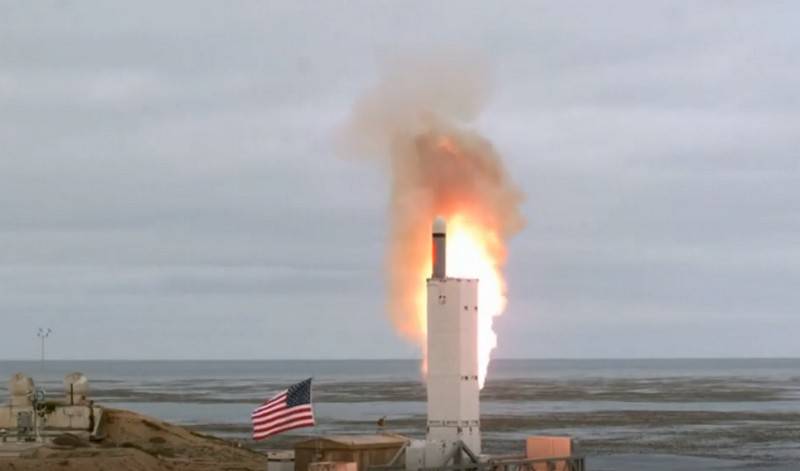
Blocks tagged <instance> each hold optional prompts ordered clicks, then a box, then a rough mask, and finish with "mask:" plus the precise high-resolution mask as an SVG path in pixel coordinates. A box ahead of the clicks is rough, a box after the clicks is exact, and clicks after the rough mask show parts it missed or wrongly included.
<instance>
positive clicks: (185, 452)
mask: <svg viewBox="0 0 800 471" xmlns="http://www.w3.org/2000/svg"><path fill="white" fill-rule="evenodd" d="M102 429H103V432H104V436H103V439H102V440H100V441H99V442H97V443H88V442H86V441H83V440H81V439H80V438H78V437H75V436H72V435H69V434H64V435H61V436H59V437H57V438H56V441H57V442H56V443H54V445H53V446H44V447H41V448H38V449H36V450H35V451H33V452H32V453H29V454H27V455H24V456H21V457H15V458H2V457H0V471H6V470H9V471H10V470H14V471H33V470H49V469H53V470H61V471H79V470H80V471H84V470H86V471H100V470H106V471H108V470H123V471H180V470H193V471H194V470H197V471H212V470H214V471H216V470H226V469H228V470H234V469H235V470H241V471H247V470H259V471H263V470H264V469H266V466H267V457H266V456H265V455H262V454H260V453H257V452H254V451H252V450H249V449H247V448H242V447H240V446H238V445H237V444H235V443H232V442H228V441H225V440H222V439H219V438H216V437H212V436H209V435H202V434H199V433H196V432H192V431H190V430H187V429H185V428H183V427H179V426H177V425H173V424H170V423H167V422H163V421H161V420H158V419H155V418H152V417H147V416H143V415H140V414H136V413H134V412H129V411H124V410H116V409H106V410H105V411H104V416H103V423H102Z"/></svg>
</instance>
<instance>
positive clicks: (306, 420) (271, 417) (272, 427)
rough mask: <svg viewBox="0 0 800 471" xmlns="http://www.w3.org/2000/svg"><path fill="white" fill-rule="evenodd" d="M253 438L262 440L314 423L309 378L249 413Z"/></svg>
mask: <svg viewBox="0 0 800 471" xmlns="http://www.w3.org/2000/svg"><path fill="white" fill-rule="evenodd" d="M250 418H251V419H252V421H253V440H263V439H265V438H267V437H271V436H273V435H277V434H279V433H281V432H285V431H287V430H291V429H295V428H300V427H311V426H313V425H314V409H313V407H312V406H311V378H308V379H307V380H305V381H300V382H299V383H297V384H293V385H291V386H289V389H287V390H285V391H283V392H280V393H278V394H277V395H276V396H275V397H273V398H272V399H270V400H268V401H267V402H265V403H264V404H262V405H261V406H259V407H258V408H256V410H254V411H253V413H252V414H251V415H250Z"/></svg>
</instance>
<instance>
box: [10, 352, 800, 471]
mask: <svg viewBox="0 0 800 471" xmlns="http://www.w3.org/2000/svg"><path fill="white" fill-rule="evenodd" d="M17 371H22V372H25V373H26V374H29V375H31V376H33V377H34V378H35V380H36V382H37V385H41V386H43V387H44V388H45V389H46V390H47V393H48V395H50V396H60V395H62V394H63V386H62V385H61V380H62V378H63V376H64V375H65V374H67V373H70V372H73V371H81V372H83V373H85V374H86V375H87V376H88V377H89V381H90V386H91V390H92V396H93V397H94V398H95V400H96V401H97V402H99V403H101V404H104V405H106V406H109V407H118V408H125V409H131V410H135V411H138V412H142V413H145V414H149V415H153V416H157V417H159V418H161V419H164V420H168V421H172V422H176V423H179V424H183V425H187V426H189V427H191V428H193V429H195V430H198V431H201V432H204V433H212V434H215V435H220V436H224V437H226V438H231V439H235V440H241V441H243V442H245V443H248V444H249V445H251V446H256V447H259V448H262V449H279V448H284V447H290V445H291V443H292V442H293V441H295V440H297V439H298V438H300V437H304V436H308V435H312V434H323V433H372V432H375V431H376V430H377V425H376V421H377V419H379V418H380V417H383V416H386V430H388V431H392V432H397V433H402V434H405V435H409V436H412V437H419V438H421V437H422V436H423V435H424V429H425V387H424V383H423V380H422V377H421V374H420V365H419V362H418V361H414V360H331V361H307V360H291V361H284V360H282V361H48V362H46V363H45V364H44V365H41V364H40V363H39V362H35V361H2V360H0V377H4V378H7V377H10V376H11V375H12V374H13V373H15V372H17ZM307 377H313V378H314V403H315V414H316V417H317V422H318V425H317V426H316V427H314V428H312V429H303V430H297V431H293V432H290V433H287V434H284V435H281V436H278V437H275V438H272V439H269V440H266V441H263V442H258V443H257V444H253V443H249V438H248V435H249V423H248V420H249V413H250V411H251V410H252V409H253V408H254V407H256V406H257V405H258V404H259V403H260V402H261V401H263V400H265V399H267V398H268V397H270V396H271V395H272V394H273V393H275V392H277V391H279V390H281V389H283V388H285V387H286V386H288V385H289V384H291V383H293V382H296V381H299V380H301V379H305V378H307ZM6 400H7V393H6V391H5V390H3V391H2V392H0V401H3V402H5V401H6ZM481 411H482V418H481V420H482V425H481V428H482V431H483V439H484V449H485V451H486V452H489V453H521V452H522V450H523V445H522V443H523V439H524V437H525V436H528V435H534V434H552V435H571V436H573V437H574V438H575V439H576V441H577V443H578V447H579V452H580V453H582V454H584V455H586V456H587V462H588V464H589V469H591V470H593V471H594V470H605V469H608V470H611V469H622V468H625V469H634V468H631V467H632V466H633V467H635V469H653V470H668V469H687V470H691V469H697V470H702V469H715V470H716V469H764V470H767V469H768V470H776V471H777V470H790V469H792V470H800V359H680V360H502V359H501V360H494V361H493V362H492V364H491V366H490V371H489V375H488V380H487V383H486V386H485V388H484V389H483V391H482V392H481Z"/></svg>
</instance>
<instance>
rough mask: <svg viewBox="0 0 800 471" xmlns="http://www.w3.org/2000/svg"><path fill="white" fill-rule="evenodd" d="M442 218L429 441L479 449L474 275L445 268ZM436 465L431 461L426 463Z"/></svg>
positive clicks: (431, 310) (432, 308) (432, 313)
mask: <svg viewBox="0 0 800 471" xmlns="http://www.w3.org/2000/svg"><path fill="white" fill-rule="evenodd" d="M445 237H446V226H445V221H444V219H441V218H437V219H436V221H435V222H434V225H433V247H434V254H433V255H434V262H433V273H432V274H431V278H430V279H429V280H428V286H427V290H428V293H427V294H428V300H427V301H428V315H427V318H428V319H427V324H428V374H427V381H428V435H427V441H428V442H437V443H443V444H445V445H447V444H454V443H457V442H458V441H461V442H463V443H464V444H465V445H466V446H467V447H469V449H470V450H471V451H472V452H473V453H475V454H480V452H481V435H480V403H479V395H480V387H479V386H478V280H476V279H467V278H448V277H447V276H446V273H445V257H444V252H445ZM426 465H435V463H426Z"/></svg>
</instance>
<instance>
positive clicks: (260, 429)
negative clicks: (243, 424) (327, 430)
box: [253, 412, 314, 433]
mask: <svg viewBox="0 0 800 471" xmlns="http://www.w3.org/2000/svg"><path fill="white" fill-rule="evenodd" d="M306 420H310V421H312V422H313V421H314V414H312V413H311V412H303V413H302V414H298V415H296V416H293V417H289V418H287V419H283V420H276V421H275V422H270V423H269V424H267V425H261V426H256V427H253V433H271V431H272V430H274V429H276V428H281V427H284V426H286V425H292V424H294V423H295V422H303V421H306Z"/></svg>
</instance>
